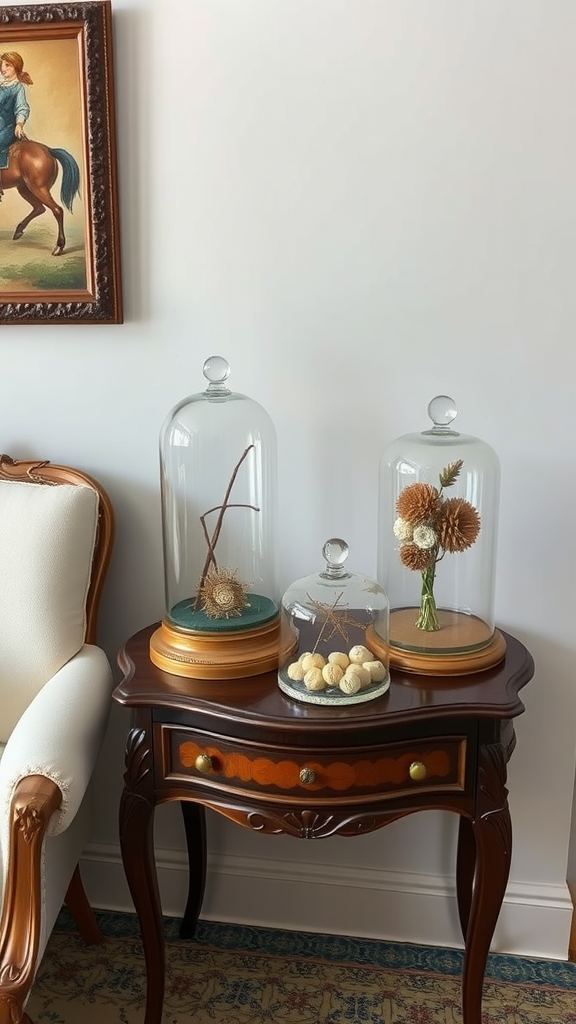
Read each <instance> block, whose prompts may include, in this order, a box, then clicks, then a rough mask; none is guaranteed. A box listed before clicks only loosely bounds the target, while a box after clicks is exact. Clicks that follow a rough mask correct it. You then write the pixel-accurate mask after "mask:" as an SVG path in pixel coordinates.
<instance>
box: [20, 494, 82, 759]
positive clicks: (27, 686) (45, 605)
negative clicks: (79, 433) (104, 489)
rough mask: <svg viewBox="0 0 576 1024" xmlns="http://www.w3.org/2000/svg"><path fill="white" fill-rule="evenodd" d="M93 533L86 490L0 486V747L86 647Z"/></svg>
mask: <svg viewBox="0 0 576 1024" xmlns="http://www.w3.org/2000/svg"><path fill="white" fill-rule="evenodd" d="M97 529H98V494H97V492H96V491H95V490H94V489H93V488H92V487H90V486H76V485H74V484H69V483H58V484H55V483H54V484H50V483H32V482H21V481H16V480H10V481H8V480H0V743H6V741H7V740H8V737H9V736H10V733H11V732H12V730H13V728H14V726H15V725H16V723H17V722H18V720H19V718H20V717H21V715H22V713H23V712H24V710H25V709H26V707H27V706H28V705H29V703H30V701H31V700H32V699H33V698H34V696H35V695H36V694H37V693H38V691H39V690H40V689H41V688H42V687H43V686H44V684H45V683H46V682H47V681H48V680H49V679H50V678H51V677H52V676H53V675H54V674H55V673H56V672H58V670H59V669H60V668H62V666H63V665H65V664H66V662H68V661H69V660H70V659H71V658H73V657H74V655H75V654H77V653H78V651H79V650H80V648H81V647H82V645H83V643H84V640H85V636H86V626H87V623H86V599H87V594H88V590H89V586H90V576H91V566H92V558H93V553H94V546H95V542H96V537H97Z"/></svg>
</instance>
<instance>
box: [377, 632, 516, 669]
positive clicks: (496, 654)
mask: <svg viewBox="0 0 576 1024" xmlns="http://www.w3.org/2000/svg"><path fill="white" fill-rule="evenodd" d="M366 642H367V644H368V646H369V647H370V650H372V651H374V653H375V654H377V655H378V656H379V657H380V658H382V657H383V656H387V657H388V658H389V663H390V667H391V668H397V669H401V670H402V671H404V672H413V673H415V674H416V675H421V676H466V675H471V674H472V673H474V672H483V671H484V670H485V669H487V668H492V666H493V665H497V664H498V662H500V661H502V660H503V658H504V656H505V654H506V641H505V639H504V637H503V636H502V634H501V633H500V632H499V631H498V630H495V631H494V636H493V638H492V640H491V642H490V643H489V644H487V645H486V646H485V647H482V648H481V649H480V650H476V651H456V652H455V653H453V654H450V653H446V652H445V651H444V652H442V653H434V652H430V653H426V654H422V653H421V652H419V651H407V650H404V649H403V648H401V647H394V645H393V644H385V643H383V642H382V640H381V639H380V638H379V637H378V635H377V634H376V633H375V632H374V629H373V628H372V627H371V626H369V627H368V629H367V631H366Z"/></svg>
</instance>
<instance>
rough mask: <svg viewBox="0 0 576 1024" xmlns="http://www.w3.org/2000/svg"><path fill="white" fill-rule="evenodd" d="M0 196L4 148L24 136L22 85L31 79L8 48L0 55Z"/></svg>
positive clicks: (26, 114)
mask: <svg viewBox="0 0 576 1024" xmlns="http://www.w3.org/2000/svg"><path fill="white" fill-rule="evenodd" d="M0 73H1V77H0V199H1V198H2V191H3V190H2V170H1V168H2V167H8V150H9V148H10V146H11V145H12V143H13V142H15V141H16V140H18V139H21V138H25V136H24V125H25V124H26V121H27V120H28V118H29V116H30V107H29V106H28V101H27V99H26V90H25V88H24V86H25V85H32V79H31V78H30V75H29V74H28V72H27V71H24V61H23V59H22V57H21V56H20V54H19V53H16V51H15V50H10V51H8V52H7V53H2V54H0Z"/></svg>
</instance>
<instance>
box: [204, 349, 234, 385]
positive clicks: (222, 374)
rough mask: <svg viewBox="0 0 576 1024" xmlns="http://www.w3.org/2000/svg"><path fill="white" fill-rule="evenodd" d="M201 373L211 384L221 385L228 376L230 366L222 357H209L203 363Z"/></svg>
mask: <svg viewBox="0 0 576 1024" xmlns="http://www.w3.org/2000/svg"><path fill="white" fill-rule="evenodd" d="M202 372H203V373H204V376H205V377H206V380H209V381H210V383H211V384H223V383H224V381H225V380H228V377H229V376H230V364H229V363H228V360H227V359H224V357H223V356H209V357H208V359H206V360H205V362H204V366H203V367H202Z"/></svg>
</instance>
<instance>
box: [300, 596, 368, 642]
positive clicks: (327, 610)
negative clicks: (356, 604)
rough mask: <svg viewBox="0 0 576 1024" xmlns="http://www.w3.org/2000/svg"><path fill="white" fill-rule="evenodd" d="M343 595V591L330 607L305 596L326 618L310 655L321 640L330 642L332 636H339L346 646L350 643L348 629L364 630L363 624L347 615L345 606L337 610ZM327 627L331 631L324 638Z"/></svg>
mask: <svg viewBox="0 0 576 1024" xmlns="http://www.w3.org/2000/svg"><path fill="white" fill-rule="evenodd" d="M343 593H344V591H343V590H342V591H341V592H340V593H339V594H338V596H337V597H336V599H335V601H334V602H333V603H332V604H331V605H330V604H323V603H322V601H315V600H314V599H313V598H312V597H310V594H307V595H306V596H307V597H308V600H309V601H310V603H311V604H312V606H313V608H316V609H317V610H318V611H319V612H321V613H322V614H324V615H325V616H326V618H325V619H324V622H323V624H322V628H321V630H320V632H319V634H318V637H317V639H316V643H315V644H314V648H313V651H312V653H314V651H315V650H316V649H317V647H318V644H319V643H320V641H321V640H322V638H323V639H324V640H331V639H332V637H333V636H336V635H339V636H341V637H342V639H343V640H344V642H345V643H346V644H348V643H350V634H349V632H348V629H350V628H351V627H356V628H360V629H363V628H364V625H365V623H363V622H357V621H356V619H353V618H352V617H351V616H350V615H349V613H348V606H347V605H343V606H341V607H340V608H338V602H339V601H340V599H341V597H342V594H343ZM337 609H338V610H337ZM328 625H330V626H331V627H332V629H331V631H330V633H328V634H327V635H326V636H324V631H325V630H326V627H327V626H328Z"/></svg>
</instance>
